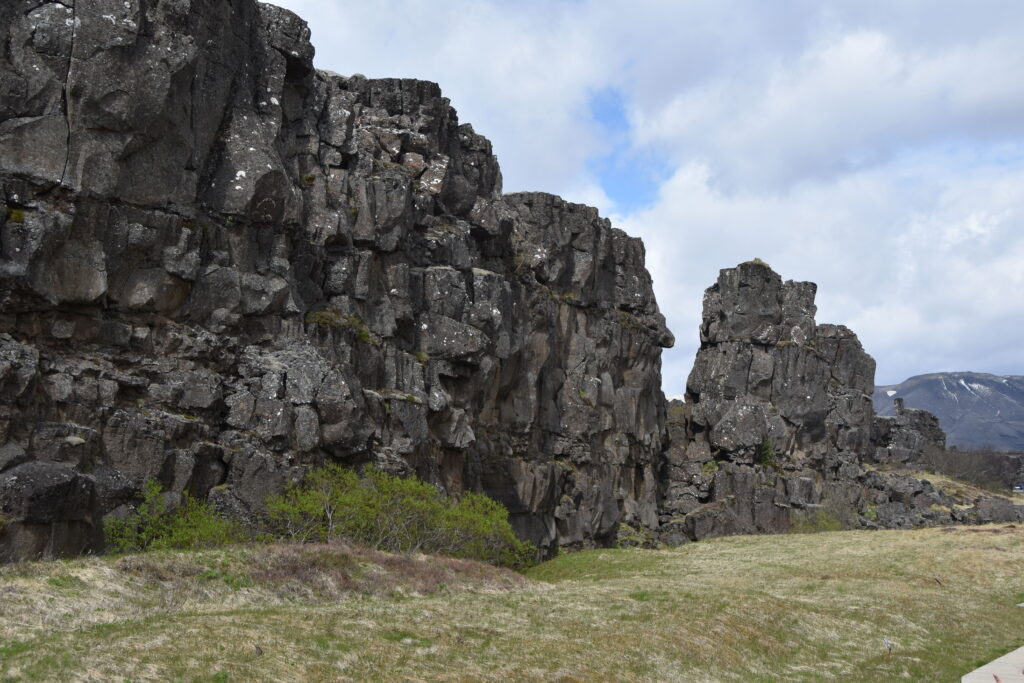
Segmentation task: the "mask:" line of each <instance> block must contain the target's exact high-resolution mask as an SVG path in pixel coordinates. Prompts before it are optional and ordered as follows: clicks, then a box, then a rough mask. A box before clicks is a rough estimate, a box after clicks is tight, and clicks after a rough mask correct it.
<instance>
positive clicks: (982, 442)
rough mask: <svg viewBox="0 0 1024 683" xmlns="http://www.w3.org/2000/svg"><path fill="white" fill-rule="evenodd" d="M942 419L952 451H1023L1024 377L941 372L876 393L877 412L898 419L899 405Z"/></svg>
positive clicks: (910, 380) (920, 376) (884, 387)
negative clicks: (980, 449) (977, 449)
mask: <svg viewBox="0 0 1024 683" xmlns="http://www.w3.org/2000/svg"><path fill="white" fill-rule="evenodd" d="M897 398H899V399H902V400H903V401H905V403H906V405H907V406H908V407H909V408H917V409H921V410H927V411H929V412H931V413H934V414H935V415H936V416H938V418H939V422H940V423H941V425H942V429H943V430H944V431H945V433H946V435H947V436H948V438H949V445H950V446H956V447H957V448H961V449H966V448H992V449H995V450H1005V451H1024V377H1019V376H1018V377H1015V376H1007V377H1000V376H997V375H987V374H985V373H981V372H938V373H932V374H928V375H918V376H916V377H911V378H910V379H908V380H906V381H905V382H901V383H900V384H894V385H889V386H881V387H876V388H875V394H874V400H875V410H876V411H877V412H878V414H879V415H883V416H890V415H894V414H895V405H894V403H893V400H894V399H897Z"/></svg>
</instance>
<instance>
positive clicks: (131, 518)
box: [104, 479, 246, 553]
mask: <svg viewBox="0 0 1024 683" xmlns="http://www.w3.org/2000/svg"><path fill="white" fill-rule="evenodd" d="M104 534H105V535H106V539H107V545H108V546H109V547H110V548H111V550H113V551H115V552H121V553H128V552H141V551H143V550H162V549H171V548H173V549H179V550H195V549H198V548H216V547H219V546H223V545H229V544H231V543H239V542H241V541H244V540H246V535H245V533H244V532H243V530H242V528H241V526H239V525H238V524H237V523H235V522H231V521H229V520H226V519H224V518H223V517H220V516H218V515H217V513H216V512H215V511H214V510H213V508H212V507H211V506H210V504H209V503H207V502H205V501H201V500H197V499H195V498H193V497H192V496H190V495H188V494H187V493H186V494H185V496H184V500H183V501H182V504H181V505H180V506H179V507H178V508H176V509H174V510H168V509H167V503H166V502H165V501H164V497H163V495H162V493H161V487H160V484H159V483H157V482H155V481H153V480H152V479H150V480H148V481H146V483H145V484H143V487H142V502H141V503H140V504H139V506H138V508H137V509H136V510H135V512H134V513H132V514H130V515H128V516H127V517H125V518H124V519H118V520H112V521H110V522H107V523H106V524H105V525H104Z"/></svg>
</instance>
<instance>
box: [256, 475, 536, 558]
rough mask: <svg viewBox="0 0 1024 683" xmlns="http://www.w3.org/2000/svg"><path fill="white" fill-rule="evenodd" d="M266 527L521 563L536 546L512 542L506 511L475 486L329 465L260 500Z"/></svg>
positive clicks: (300, 535)
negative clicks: (467, 489) (465, 489)
mask: <svg viewBox="0 0 1024 683" xmlns="http://www.w3.org/2000/svg"><path fill="white" fill-rule="evenodd" d="M267 511H268V516H269V521H270V525H271V532H272V533H273V534H275V535H284V536H287V537H289V538H292V539H294V540H299V541H309V542H324V541H328V540H330V539H335V538H343V539H347V540H349V541H353V542H356V543H361V544H365V545H367V546H370V547H372V548H376V549H378V550H385V551H388V552H401V553H408V552H424V553H440V554H443V555H450V556H452V557H462V558H470V559H476V560H483V561H485V562H490V563H492V564H498V565H504V566H511V567H524V566H527V565H529V564H531V563H532V562H533V560H534V557H535V555H536V548H535V547H534V546H533V545H532V544H530V543H525V542H523V541H520V540H519V539H518V538H516V536H515V533H514V532H513V531H512V527H511V525H510V524H509V523H508V510H506V509H505V508H504V507H503V506H502V505H501V504H500V503H498V502H497V501H494V500H492V499H490V498H488V497H487V496H484V495H481V494H479V493H465V494H463V495H462V496H461V498H459V499H458V500H454V499H452V498H448V497H446V496H445V495H444V494H443V493H441V492H440V491H438V490H437V489H436V488H435V487H434V486H431V485H430V484H428V483H426V482H423V481H419V480H417V479H414V478H409V479H403V478H401V477H393V476H390V475H388V474H386V473H384V472H381V471H380V470H378V469H375V468H368V469H366V470H365V471H364V472H363V475H362V476H359V475H358V474H356V472H355V471H353V470H350V469H346V468H344V467H342V466H340V465H337V464H333V463H332V464H328V465H325V466H323V467H319V468H316V469H314V470H311V471H310V472H309V473H308V474H307V475H306V477H305V478H304V479H303V481H302V482H300V483H299V484H295V485H291V486H289V487H288V488H286V489H285V491H284V492H283V493H282V494H281V495H279V496H273V497H272V498H270V499H269V500H268V501H267Z"/></svg>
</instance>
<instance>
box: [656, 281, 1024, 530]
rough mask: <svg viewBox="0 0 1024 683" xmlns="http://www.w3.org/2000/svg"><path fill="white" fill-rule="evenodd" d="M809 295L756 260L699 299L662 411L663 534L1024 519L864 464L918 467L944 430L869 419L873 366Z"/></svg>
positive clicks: (918, 421)
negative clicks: (680, 396) (693, 354)
mask: <svg viewBox="0 0 1024 683" xmlns="http://www.w3.org/2000/svg"><path fill="white" fill-rule="evenodd" d="M815 292H816V287H815V285H814V284H813V283H809V282H792V281H787V282H783V281H782V278H780V277H779V276H778V275H777V274H776V273H774V272H773V271H772V270H771V269H770V268H769V267H768V266H767V265H766V264H764V263H761V262H757V261H753V262H747V263H743V264H740V265H739V266H738V267H736V268H731V269H726V270H723V271H721V274H720V276H719V279H718V282H717V283H716V284H715V285H713V286H712V287H710V288H709V289H708V290H707V292H706V293H705V296H704V314H703V322H702V325H701V329H700V338H701V347H700V350H699V351H698V352H697V359H696V362H695V364H694V368H693V371H692V372H691V374H690V377H689V380H688V382H687V395H686V401H685V403H684V402H679V401H673V402H672V404H671V405H670V408H669V430H670V434H671V446H670V448H669V449H668V450H667V452H666V458H665V462H664V470H663V476H662V480H661V485H662V497H663V502H662V507H661V516H660V523H661V525H660V529H659V536H660V538H661V539H662V540H664V541H667V542H673V543H679V542H684V541H686V540H696V539H700V538H706V537H709V536H721V535H728V534H736V533H778V532H783V531H787V530H789V529H791V528H793V527H794V526H796V527H798V528H801V527H803V528H807V527H811V528H813V527H814V526H816V525H822V524H825V523H828V524H832V523H834V524H838V525H842V526H845V527H855V528H856V527H868V528H873V527H878V526H885V527H893V528H898V527H911V526H919V525H922V524H942V523H952V522H963V521H1005V520H1010V519H1024V506H1014V505H1013V504H1012V503H1011V502H1010V501H1009V500H1006V499H997V498H992V499H984V500H981V501H978V502H977V504H975V505H974V506H973V507H972V508H970V509H966V508H967V506H960V505H959V504H960V503H963V502H964V501H962V500H955V499H953V498H952V497H950V496H949V495H948V494H946V493H944V492H942V491H940V490H937V489H936V488H935V487H934V486H932V485H931V483H929V482H928V481H924V480H919V479H916V478H914V477H911V476H906V475H899V474H889V473H883V472H879V471H875V470H874V469H872V468H871V467H870V466H866V465H868V463H870V462H871V460H872V459H873V458H879V457H882V458H883V460H884V461H885V462H891V461H892V458H895V457H896V454H897V453H898V454H900V457H902V456H907V457H908V458H909V457H911V456H914V457H916V455H917V453H918V451H917V450H915V449H924V448H926V447H928V446H930V445H933V444H936V443H942V437H941V430H938V431H937V432H936V428H935V427H936V425H935V424H934V423H935V419H934V417H933V416H928V415H927V414H926V413H917V412H914V413H910V414H907V415H905V416H903V417H902V418H897V419H896V420H890V421H884V422H880V421H878V420H876V418H875V414H874V410H873V409H872V403H871V394H872V390H873V388H874V371H875V362H874V360H873V359H872V358H871V357H870V356H869V355H868V354H867V353H865V351H864V349H863V348H862V347H861V345H860V342H859V341H858V340H857V337H856V335H854V334H853V332H851V331H850V330H849V329H847V328H845V327H843V326H840V325H818V324H816V322H815V320H814V314H815V311H816V308H815V306H814V295H815ZM883 426H884V428H883ZM873 430H874V437H875V439H874V440H873V439H872V435H873ZM890 446H892V447H893V448H891V449H890V448H889V447H890ZM890 454H892V456H891V457H890ZM886 458H888V459H886ZM971 503H974V501H971Z"/></svg>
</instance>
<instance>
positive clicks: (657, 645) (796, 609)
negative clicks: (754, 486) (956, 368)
mask: <svg viewBox="0 0 1024 683" xmlns="http://www.w3.org/2000/svg"><path fill="white" fill-rule="evenodd" d="M1021 566H1024V527H1021V526H1018V525H990V526H985V527H946V528H935V529H921V530H912V531H875V532H869V531H840V532H829V533H819V534H813V535H807V534H790V535H783V536H738V537H731V538H719V539H713V540H707V541H701V542H699V543H691V544H688V545H685V546H681V547H679V548H674V549H670V550H658V551H651V550H610V549H605V550H591V551H584V552H579V553H567V554H563V555H561V556H559V557H557V558H556V559H554V560H551V561H549V562H546V563H544V564H541V565H538V566H536V567H534V568H532V569H529V570H527V572H526V573H525V577H524V576H523V575H520V574H516V573H514V572H511V571H509V570H507V569H502V568H498V567H494V566H492V565H488V564H483V563H478V562H473V561H469V560H459V559H454V558H446V557H441V556H430V555H416V554H402V555H389V554H386V553H382V552H379V551H373V550H366V549H360V548H358V547H354V546H349V545H345V544H317V543H307V544H300V543H291V544H270V545H249V546H233V547H229V548H222V549H215V550H203V551H198V552H180V551H157V552H150V553H145V554H141V555H129V556H124V557H88V558H78V559H75V560H70V561H64V562H44V563H24V564H19V565H11V566H6V567H0V595H2V596H3V601H2V602H0V680H28V681H33V680H39V681H49V680H62V681H94V680H118V681H120V680H138V681H141V680H183V681H193V680H197V681H208V680H213V679H214V677H215V676H220V677H221V678H220V679H221V680H230V681H295V680H303V681H306V680H359V681H361V680H396V679H403V680H408V679H412V680H493V681H506V680H525V681H530V680H536V681H550V680H578V681H584V680H585V681H591V680H636V681H695V680H701V681H728V680H743V681H778V680H789V681H805V680H843V681H872V682H874V681H887V680H898V679H903V680H928V681H952V680H957V679H958V678H959V677H960V676H961V675H963V674H964V673H966V672H967V671H970V670H972V669H973V668H976V667H977V666H980V665H981V664H983V663H985V662H987V661H990V660H991V659H994V658H995V657H997V656H1000V655H1002V654H1005V653H1006V652H1008V651H1010V650H1012V649H1014V648H1017V647H1019V646H1020V645H1021V644H1022V643H1021V640H1020V638H1021V637H1020V634H1021V633H1024V609H1022V608H1020V607H1017V606H1016V603H1018V602H1022V601H1024V598H1021V595H1022V594H1024V575H1022V574H1021V572H1020V567H1021ZM883 637H885V638H888V639H890V640H891V641H892V642H893V643H895V647H894V649H893V652H892V655H888V654H887V649H886V647H885V645H884V644H883V641H882V638H883Z"/></svg>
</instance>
